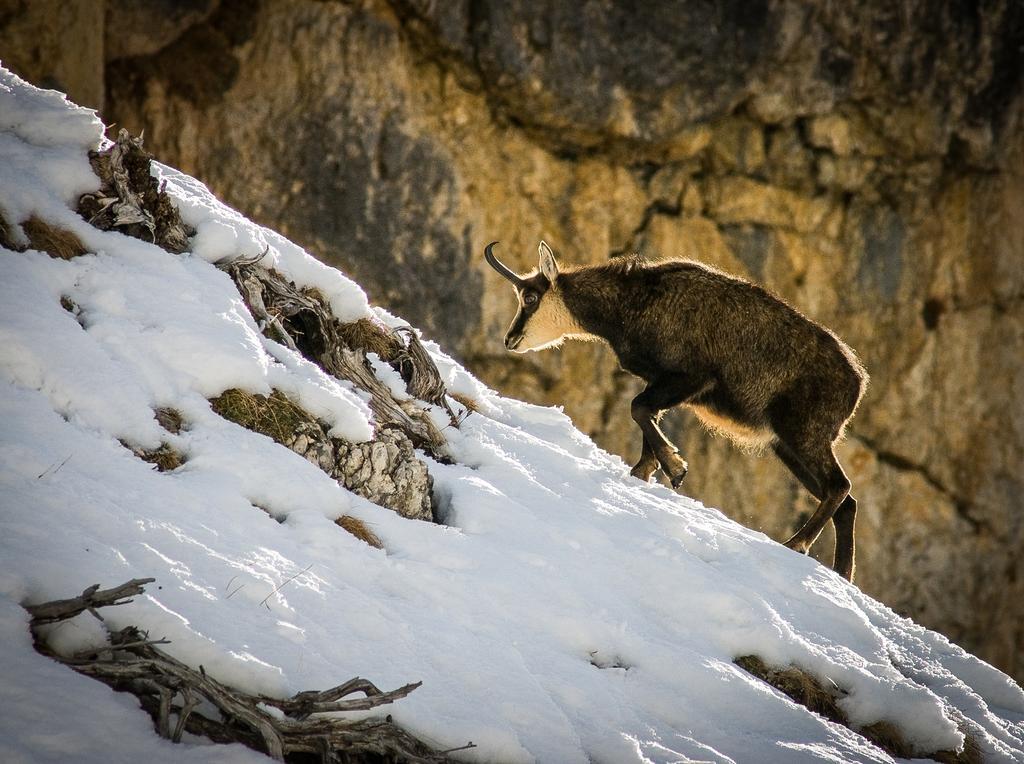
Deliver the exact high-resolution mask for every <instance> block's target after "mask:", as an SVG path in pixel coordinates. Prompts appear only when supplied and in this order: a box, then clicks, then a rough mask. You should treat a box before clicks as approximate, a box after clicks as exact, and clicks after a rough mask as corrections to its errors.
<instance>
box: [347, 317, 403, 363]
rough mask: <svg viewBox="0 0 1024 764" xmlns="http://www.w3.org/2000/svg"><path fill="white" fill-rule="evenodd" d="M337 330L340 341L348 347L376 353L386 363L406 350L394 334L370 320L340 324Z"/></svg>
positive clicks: (362, 319) (361, 319)
mask: <svg viewBox="0 0 1024 764" xmlns="http://www.w3.org/2000/svg"><path fill="white" fill-rule="evenodd" d="M337 328H338V339H339V340H341V342H343V343H344V344H345V345H346V346H347V347H349V348H352V349H353V350H362V351H363V352H368V353H376V354H377V356H378V357H379V358H380V359H381V360H382V361H384V362H385V363H390V362H391V361H393V360H394V359H395V358H397V357H398V355H399V353H401V352H402V351H403V350H404V349H405V346H404V345H402V342H401V341H400V340H399V339H398V338H397V337H396V336H395V335H394V333H392V332H391V331H389V330H388V329H387V328H386V327H384V326H383V325H381V324H378V323H377V322H376V321H371V320H370V319H368V318H360V319H359V320H357V321H350V322H348V323H347V324H339V325H338V327H337Z"/></svg>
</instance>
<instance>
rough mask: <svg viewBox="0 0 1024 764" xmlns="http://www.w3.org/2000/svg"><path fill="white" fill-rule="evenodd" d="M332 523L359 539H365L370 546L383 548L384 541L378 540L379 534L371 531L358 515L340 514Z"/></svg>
mask: <svg viewBox="0 0 1024 764" xmlns="http://www.w3.org/2000/svg"><path fill="white" fill-rule="evenodd" d="M334 524H335V525H337V526H338V527H339V528H343V529H344V530H346V531H348V532H349V533H351V534H352V535H353V536H355V537H356V538H357V539H359V540H360V541H365V542H366V543H367V544H369V545H370V546H372V547H375V548H377V549H383V548H384V542H383V541H381V540H380V536H378V535H377V534H376V533H374V532H373V531H371V530H370V527H369V526H368V525H367V524H366V523H364V522H363V521H362V520H360V519H359V518H358V517H353V516H352V515H342V516H341V517H339V518H338V519H337V520H335V521H334Z"/></svg>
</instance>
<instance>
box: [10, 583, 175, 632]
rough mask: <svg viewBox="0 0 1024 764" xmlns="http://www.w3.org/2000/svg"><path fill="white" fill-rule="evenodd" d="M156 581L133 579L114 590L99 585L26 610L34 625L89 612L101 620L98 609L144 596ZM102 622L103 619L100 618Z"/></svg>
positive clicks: (31, 606)
mask: <svg viewBox="0 0 1024 764" xmlns="http://www.w3.org/2000/svg"><path fill="white" fill-rule="evenodd" d="M154 581H156V579H155V578H133V579H132V580H131V581H129V582H127V583H124V584H121V585H120V586H115V587H114V588H113V589H102V590H101V589H100V585H99V584H93V585H92V586H90V587H89V588H88V589H86V590H85V591H83V592H82V593H81V594H79V595H78V596H77V597H72V598H71V599H66V600H53V601H52V602H43V603H40V604H38V605H25V606H24V608H25V609H26V610H27V611H28V612H29V615H31V616H32V625H33V627H35V626H41V625H43V624H44V623H53V622H54V621H63V620H66V619H68V618H74V617H75V616H76V615H78V614H79V613H83V612H85V611H86V610H88V611H89V612H90V613H92V614H93V615H95V616H96V617H97V618H100V616H99V614H98V613H97V612H96V608H101V607H107V606H108V605H123V604H124V603H126V602H131V600H130V599H125V597H135V596H137V595H139V594H142V592H143V590H144V587H145V585H146V584H151V583H153V582H154ZM100 620H101V621H102V620H103V619H102V618H100Z"/></svg>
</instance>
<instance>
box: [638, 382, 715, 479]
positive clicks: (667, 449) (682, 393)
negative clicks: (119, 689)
mask: <svg viewBox="0 0 1024 764" xmlns="http://www.w3.org/2000/svg"><path fill="white" fill-rule="evenodd" d="M701 389H702V387H700V386H697V385H694V384H693V383H692V382H690V380H688V379H686V378H685V377H683V376H672V377H667V378H664V379H658V380H656V381H654V382H650V383H649V384H648V385H647V388H646V389H645V390H644V391H643V392H642V393H640V394H639V395H638V396H636V398H634V399H633V403H632V405H631V406H630V413H631V414H632V415H633V421H634V422H636V423H637V426H639V427H640V431H641V432H642V433H643V434H644V450H643V453H642V454H641V456H640V461H639V462H637V464H636V466H635V467H633V473H632V474H633V475H634V476H636V477H639V478H641V479H649V478H650V476H651V474H653V472H654V470H653V469H652V470H650V472H646V475H645V471H646V470H647V469H648V468H649V467H650V466H651V458H652V457H653V459H654V460H655V461H656V462H657V464H660V465H661V468H662V469H663V470H665V474H666V475H667V476H668V479H669V481H671V483H672V487H673V488H678V487H679V485H680V483H682V482H683V478H685V477H686V472H687V470H688V469H689V467H688V465H687V464H686V460H685V459H683V458H682V457H681V456H680V455H679V449H678V448H676V447H675V446H674V445H673V444H672V443H671V441H669V439H668V438H666V437H665V433H663V432H662V431H661V428H660V427H658V418H659V417H660V416H661V412H663V411H665V410H666V409H669V408H672V407H673V406H676V405H678V404H680V403H683V402H684V401H686V400H688V399H690V398H692V397H693V396H694V395H696V394H697V393H698V392H700V391H701Z"/></svg>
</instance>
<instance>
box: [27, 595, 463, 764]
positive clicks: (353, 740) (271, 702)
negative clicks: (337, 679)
mask: <svg viewBox="0 0 1024 764" xmlns="http://www.w3.org/2000/svg"><path fill="white" fill-rule="evenodd" d="M153 580H154V579H152V578H144V579H135V580H132V581H129V582H127V583H125V584H122V585H121V586H118V587H114V588H112V589H106V590H102V591H101V590H100V589H99V585H98V584H97V585H94V586H90V587H89V588H88V589H86V590H85V591H84V592H82V594H81V595H79V596H78V597H72V598H71V599H67V600H56V601H54V602H45V603H41V604H38V605H26V606H25V607H26V609H27V610H28V611H29V613H30V614H31V615H32V630H33V634H34V636H35V645H36V649H37V650H38V651H39V652H41V653H43V654H44V655H47V656H49V657H51V658H53V659H54V660H57V661H59V662H61V663H64V664H65V665H67V666H69V667H70V668H72V669H74V670H75V671H77V672H79V673H80V674H85V675H86V676H91V677H93V678H94V679H98V680H99V681H101V682H104V683H105V684H107V685H109V686H110V687H112V688H113V689H115V690H118V691H125V692H130V693H132V694H133V695H135V696H136V697H138V699H139V701H140V703H141V705H142V707H143V708H144V709H146V711H148V712H149V714H150V715H151V716H152V717H153V721H154V725H155V727H156V730H157V732H158V734H160V735H161V736H162V737H165V738H168V739H170V740H173V741H174V742H180V740H181V736H182V734H183V733H184V732H186V731H188V732H190V733H192V734H196V735H204V736H206V737H208V738H210V739H211V740H214V741H215V742H219V743H242V744H244V745H246V746H248V747H250V748H253V749H255V750H257V751H261V752H263V753H266V754H267V755H268V756H270V757H271V758H273V759H275V760H277V761H300V760H301V761H308V760H309V757H310V756H314V757H317V758H318V759H319V760H320V761H321V762H324V763H325V764H328V763H331V764H334V763H339V762H343V761H344V762H370V761H393V762H438V761H447V760H448V756H447V754H448V753H451V751H436V750H434V749H433V748H431V747H430V746H428V745H427V744H425V743H424V742H422V741H420V740H418V739H417V738H415V737H413V736H412V735H410V734H409V733H408V732H406V731H404V730H403V729H401V728H400V727H398V726H397V725H396V724H394V722H392V721H391V717H390V716H389V717H386V718H385V719H363V720H358V721H353V720H346V719H342V718H339V717H336V716H329V717H325V716H318V717H314V716H313V715H314V714H325V713H330V714H337V713H342V712H346V711H356V710H368V709H374V708H378V707H380V706H383V705H387V704H390V703H394V702H395V701H396V700H400V699H401V698H404V697H406V696H407V695H408V694H409V693H411V692H412V691H413V690H415V689H416V688H417V687H419V686H420V682H413V683H410V684H407V685H404V686H402V687H399V688H397V689H395V690H391V691H388V692H383V691H381V690H380V689H378V688H377V687H376V686H375V685H374V684H373V683H372V682H369V681H368V680H366V679H363V678H361V677H355V678H353V679H350V680H349V681H347V682H345V683H344V684H340V685H338V686H337V687H332V688H330V689H327V690H322V691H306V692H300V693H297V694H296V695H294V696H293V697H291V698H286V699H280V698H270V697H266V696H263V695H251V694H249V693H246V692H243V691H241V690H238V689H236V688H233V687H229V686H227V685H225V684H222V683H221V682H219V681H217V680H216V679H214V678H213V677H211V676H210V675H208V674H207V673H206V671H205V670H204V669H203V667H202V666H200V667H199V669H198V670H196V669H193V668H191V667H190V666H187V665H186V664H184V663H182V662H181V661H179V660H177V659H175V658H172V657H171V656H170V655H168V654H167V653H165V652H163V651H162V650H160V649H159V648H158V647H157V645H159V644H165V643H166V641H165V640H151V639H150V638H149V635H148V634H146V633H145V632H143V631H140V630H139V629H137V628H135V627H134V626H129V627H127V628H124V629H121V630H120V631H116V632H112V633H111V634H110V641H109V644H107V645H104V646H103V647H100V648H97V649H92V650H88V651H85V652H81V653H78V654H76V655H74V656H72V657H70V658H65V657H61V656H59V655H56V654H55V653H53V651H51V650H50V649H49V648H48V647H47V646H46V644H45V642H44V641H43V640H42V639H41V637H40V635H39V630H38V627H39V626H41V625H43V624H48V623H53V622H55V621H60V620H64V619H66V618H72V617H74V616H75V615H78V614H79V613H81V612H83V611H85V610H89V611H90V612H92V613H93V614H94V615H96V617H97V618H99V617H100V616H99V614H98V613H96V608H99V607H105V606H109V605H118V604H122V603H123V602H127V601H130V600H125V599H123V598H124V597H128V596H133V595H137V594H141V593H142V592H143V587H144V585H145V584H147V583H151V582H152V581H153ZM354 693H362V695H363V697H356V698H349V697H348V696H349V695H352V694H354ZM204 701H205V703H204ZM268 706H270V707H273V708H277V709H279V710H280V711H281V712H283V714H284V717H285V718H283V719H282V718H279V717H278V716H277V715H273V714H271V713H268V712H267V711H266V710H265V708H266V707H268ZM210 708H213V709H215V713H213V714H211V713H210V711H209V710H208V709H210ZM472 746H473V744H472V743H470V744H468V745H467V746H465V748H469V747H472ZM454 750H462V749H461V748H460V749H454Z"/></svg>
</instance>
